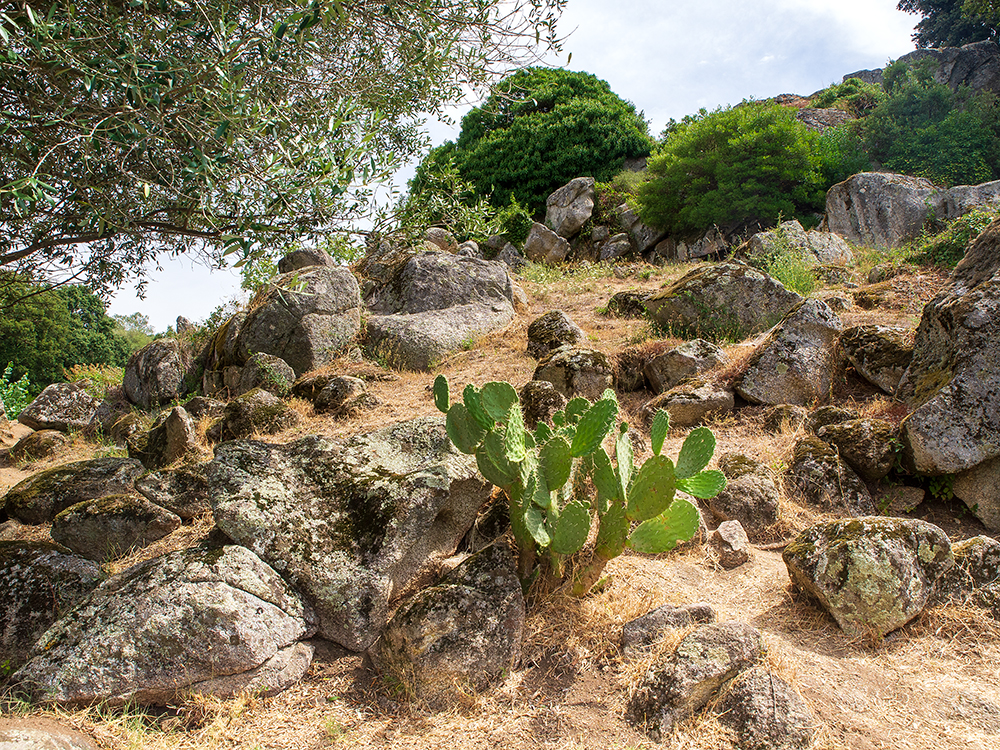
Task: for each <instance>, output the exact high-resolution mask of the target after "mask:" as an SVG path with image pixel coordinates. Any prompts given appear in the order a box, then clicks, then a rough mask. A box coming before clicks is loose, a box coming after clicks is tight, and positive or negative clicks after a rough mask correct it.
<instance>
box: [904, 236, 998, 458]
mask: <svg viewBox="0 0 1000 750" xmlns="http://www.w3.org/2000/svg"><path fill="white" fill-rule="evenodd" d="M998 256H1000V222H994V223H993V224H991V225H990V227H989V228H988V229H987V230H986V231H985V232H983V233H982V234H981V235H980V236H979V238H978V239H977V240H976V241H975V242H973V243H972V245H971V246H970V247H969V250H968V252H967V253H966V257H965V259H963V261H962V262H961V263H959V265H958V266H957V267H956V268H955V273H954V275H953V277H952V283H951V285H950V286H949V287H948V288H947V289H945V291H943V292H942V293H941V294H939V295H938V296H937V297H935V298H934V299H933V300H931V302H930V303H928V305H927V306H926V307H925V308H924V312H923V316H922V317H921V319H920V325H919V326H918V327H917V333H916V339H915V341H914V345H913V359H912V361H911V362H910V366H909V368H908V369H907V370H906V373H905V374H904V376H903V379H902V380H901V381H900V384H899V389H898V392H897V396H898V397H899V398H900V399H901V400H904V401H906V402H907V404H908V405H909V407H910V408H911V409H912V412H911V414H910V415H909V416H908V417H907V418H906V419H905V420H904V422H903V426H902V437H903V442H904V445H905V447H906V456H907V459H908V461H909V463H910V465H911V468H913V469H914V470H916V471H917V472H919V473H921V474H932V475H933V474H955V473H958V472H960V471H965V470H967V469H971V468H972V467H974V466H976V465H977V464H981V463H983V462H984V461H987V460H989V459H992V458H996V457H998V456H1000V346H998V345H997V342H998V341H1000V262H998V261H997V260H996V258H997V257H998Z"/></svg>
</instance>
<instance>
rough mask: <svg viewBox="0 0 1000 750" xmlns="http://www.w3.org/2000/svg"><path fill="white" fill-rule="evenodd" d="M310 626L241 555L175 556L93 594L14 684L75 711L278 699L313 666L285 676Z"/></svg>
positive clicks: (263, 570) (264, 569)
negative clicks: (209, 698) (215, 699)
mask: <svg viewBox="0 0 1000 750" xmlns="http://www.w3.org/2000/svg"><path fill="white" fill-rule="evenodd" d="M312 619H313V616H312V613H311V611H310V610H309V609H308V607H306V606H305V605H304V604H303V603H302V601H301V600H300V599H299V597H298V595H297V594H296V593H295V592H294V591H292V590H291V589H290V588H289V587H288V584H286V583H285V582H284V581H283V580H282V579H281V577H280V576H278V574H277V573H275V572H274V570H272V569H271V568H269V567H268V566H267V565H265V564H264V563H263V562H262V561H261V560H260V559H259V558H258V557H256V556H255V555H254V554H253V553H252V552H250V551H249V550H247V549H245V548H243V547H235V546H232V547H223V548H221V549H199V548H195V549H187V550H181V551H179V552H171V553H168V554H166V555H163V556H162V557H157V558H154V559H153V560H148V561H147V562H144V563H140V564H139V565H136V566H135V567H132V568H129V569H128V570H126V571H124V572H122V573H119V574H118V575H116V576H114V577H112V578H110V579H108V580H107V581H105V582H104V583H102V584H101V585H100V586H98V587H97V588H96V589H94V591H93V592H91V594H90V595H89V596H87V597H86V598H85V599H84V600H83V601H81V602H80V603H79V605H78V606H77V607H76V609H74V610H73V611H72V612H70V613H69V614H68V615H66V616H65V617H63V618H62V619H61V620H59V621H58V622H57V623H56V624H55V625H54V626H53V627H52V628H50V629H49V630H48V631H47V632H46V633H45V635H44V636H42V638H41V639H40V640H39V641H38V643H37V644H36V646H35V650H34V652H33V656H32V658H31V660H30V661H28V663H27V664H25V665H24V666H23V667H21V669H20V670H18V671H17V672H16V673H15V674H14V677H13V680H14V682H15V683H17V684H18V685H19V687H20V688H21V689H22V690H25V691H26V692H28V693H29V694H31V695H33V697H34V698H35V699H36V700H40V701H45V702H51V703H60V704H70V705H75V704H89V703H94V702H107V703H109V704H110V705H118V704H121V703H125V702H128V701H135V702H138V703H145V704H153V705H165V704H167V703H171V702H173V701H175V700H177V699H178V698H179V697H180V696H181V695H184V694H188V693H207V694H213V695H219V696H222V697H228V696H230V695H232V694H234V693H235V692H238V691H239V690H253V689H255V688H263V689H264V690H265V691H267V690H270V691H272V692H273V691H274V690H275V689H281V688H283V687H287V686H288V684H291V682H294V681H296V680H297V679H298V678H299V677H301V676H302V674H304V673H305V669H306V668H308V666H309V665H308V661H306V662H305V664H304V668H303V665H302V663H301V660H300V661H299V667H300V669H296V670H293V671H292V673H288V672H287V671H285V670H284V669H283V668H284V667H285V666H286V663H287V662H288V661H289V659H288V657H289V656H290V655H291V654H290V653H289V652H292V653H294V652H295V651H297V650H298V649H300V648H302V646H298V645H297V643H296V642H297V641H299V640H300V639H303V638H307V637H309V636H310V635H311V634H312V632H313V630H314V628H313V625H312ZM304 648H306V649H308V647H307V646H306V647H304ZM282 674H283V676H284V679H282V680H280V681H279V684H274V683H273V682H272V681H273V680H274V678H275V677H276V676H278V675H282ZM237 675H239V676H240V677H239V678H236V679H234V678H235V676H237ZM233 688H235V690H234V689H233Z"/></svg>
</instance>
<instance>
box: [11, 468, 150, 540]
mask: <svg viewBox="0 0 1000 750" xmlns="http://www.w3.org/2000/svg"><path fill="white" fill-rule="evenodd" d="M142 472H143V467H142V464H141V463H139V462H138V461H136V460H135V459H131V458H94V459H91V460H89V461H77V462H75V463H71V464H63V465H62V466H57V467H55V468H54V469H48V470H46V471H41V472H39V473H38V474H34V475H32V476H30V477H28V478H27V479H25V480H23V481H22V482H20V483H18V484H16V485H14V486H13V487H11V489H10V490H9V491H8V492H7V495H6V501H7V502H6V508H7V513H8V514H10V515H11V516H13V517H14V518H16V519H17V520H19V521H20V522H21V523H26V524H41V523H48V522H49V521H51V520H52V519H53V518H55V517H56V514H58V513H61V512H62V511H64V510H66V508H68V507H69V506H71V505H76V504H77V503H80V502H83V501H84V500H94V499H96V498H99V497H107V496H108V495H120V494H122V493H129V492H131V491H132V489H133V483H134V481H135V479H136V477H138V476H139V475H140V474H142Z"/></svg>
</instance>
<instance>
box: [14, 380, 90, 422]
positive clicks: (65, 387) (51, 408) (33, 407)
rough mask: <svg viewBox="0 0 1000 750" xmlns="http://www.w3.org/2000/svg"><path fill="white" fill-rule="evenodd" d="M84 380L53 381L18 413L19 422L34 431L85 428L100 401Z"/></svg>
mask: <svg viewBox="0 0 1000 750" xmlns="http://www.w3.org/2000/svg"><path fill="white" fill-rule="evenodd" d="M82 386H83V384H82V383H53V384H52V385H50V386H47V387H46V388H45V390H43V391H42V392H41V393H39V394H38V396H37V397H36V398H35V400H34V401H32V402H31V403H30V404H28V405H27V406H26V407H24V409H22V410H21V413H20V414H18V415H17V421H18V422H20V423H21V424H23V425H25V426H27V427H30V428H31V429H33V430H59V431H60V432H65V431H67V430H70V429H73V430H82V429H84V428H86V427H87V426H88V425H89V424H90V422H91V420H92V419H93V418H94V415H95V414H96V413H97V407H98V406H100V403H101V402H100V401H98V400H97V399H96V398H94V397H93V396H91V395H90V394H89V393H87V391H86V390H85V389H84V388H83V387H82Z"/></svg>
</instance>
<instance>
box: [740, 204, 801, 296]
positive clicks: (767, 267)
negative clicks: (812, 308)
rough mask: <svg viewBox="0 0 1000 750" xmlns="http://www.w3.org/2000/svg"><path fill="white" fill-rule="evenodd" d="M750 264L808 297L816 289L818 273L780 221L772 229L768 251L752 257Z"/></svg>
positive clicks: (787, 287) (786, 286) (788, 287)
mask: <svg viewBox="0 0 1000 750" xmlns="http://www.w3.org/2000/svg"><path fill="white" fill-rule="evenodd" d="M750 265H752V266H754V267H756V268H759V269H761V270H762V271H765V272H767V273H768V274H769V275H771V276H773V277H774V278H776V279H777V280H778V281H780V282H781V283H782V284H783V285H784V286H785V288H786V289H791V290H792V291H795V292H798V293H799V294H801V295H802V296H803V297H808V296H809V295H810V294H812V293H813V292H814V291H815V290H816V274H815V273H814V272H813V266H812V264H811V263H810V262H809V261H808V260H806V257H805V255H804V254H803V252H802V250H801V249H799V248H798V247H797V246H795V245H793V244H792V243H791V242H790V241H789V239H788V236H787V234H786V232H785V229H784V227H782V226H781V223H780V221H779V223H778V226H776V227H775V228H774V229H772V230H771V241H770V243H769V244H768V250H767V252H762V253H758V254H757V255H755V256H753V257H752V258H751V259H750Z"/></svg>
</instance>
